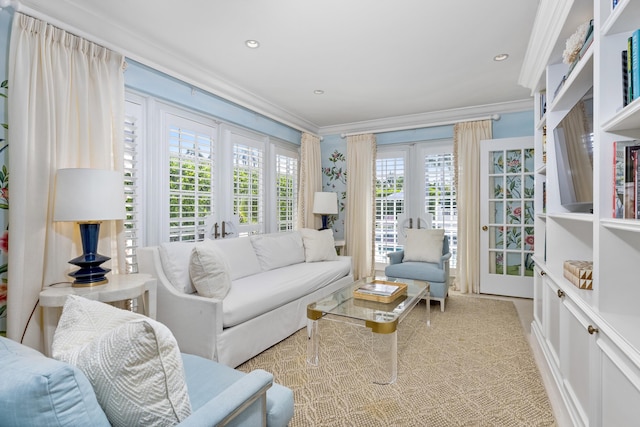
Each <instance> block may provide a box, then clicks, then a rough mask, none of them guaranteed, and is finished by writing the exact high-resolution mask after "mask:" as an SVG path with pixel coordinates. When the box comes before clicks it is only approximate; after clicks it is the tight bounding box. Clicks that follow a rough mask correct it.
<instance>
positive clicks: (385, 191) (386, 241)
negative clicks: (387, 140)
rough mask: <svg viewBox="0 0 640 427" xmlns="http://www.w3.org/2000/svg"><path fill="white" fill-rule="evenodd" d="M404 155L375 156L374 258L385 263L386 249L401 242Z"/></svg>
mask: <svg viewBox="0 0 640 427" xmlns="http://www.w3.org/2000/svg"><path fill="white" fill-rule="evenodd" d="M404 180H405V156H404V154H403V153H396V152H392V153H381V154H379V155H378V158H377V159H376V231H375V236H376V244H375V262H377V263H386V262H387V252H393V251H395V250H397V248H398V246H399V234H398V227H402V224H401V223H402V217H403V214H404V197H405V196H404Z"/></svg>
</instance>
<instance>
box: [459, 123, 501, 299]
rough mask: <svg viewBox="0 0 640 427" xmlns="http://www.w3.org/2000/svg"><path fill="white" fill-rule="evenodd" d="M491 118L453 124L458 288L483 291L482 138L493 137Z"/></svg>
mask: <svg viewBox="0 0 640 427" xmlns="http://www.w3.org/2000/svg"><path fill="white" fill-rule="evenodd" d="M491 138H492V132H491V120H484V121H478V122H463V123H457V124H456V125H455V126H454V127H453V151H454V159H455V162H456V165H455V186H456V194H457V205H458V259H457V273H456V281H455V283H456V289H457V290H459V291H460V292H463V293H468V292H472V293H479V292H480V141H481V140H483V139H491Z"/></svg>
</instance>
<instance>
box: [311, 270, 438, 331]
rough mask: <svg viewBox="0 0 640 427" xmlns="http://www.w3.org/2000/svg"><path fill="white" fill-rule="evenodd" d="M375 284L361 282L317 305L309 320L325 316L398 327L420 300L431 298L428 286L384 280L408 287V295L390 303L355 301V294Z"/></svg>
mask: <svg viewBox="0 0 640 427" xmlns="http://www.w3.org/2000/svg"><path fill="white" fill-rule="evenodd" d="M376 279H379V278H376ZM371 280H372V279H371V278H368V279H361V280H358V281H356V282H354V283H352V284H350V285H347V286H345V287H344V288H342V289H339V290H337V291H335V292H334V293H332V294H330V295H328V296H326V297H324V298H322V299H321V300H319V301H316V302H315V303H312V304H309V306H308V307H307V317H308V318H309V319H312V320H317V319H319V318H320V317H322V316H323V315H335V316H339V317H346V318H350V319H354V320H364V321H365V322H375V323H398V322H400V321H401V320H402V319H403V318H404V316H405V315H406V314H407V313H408V312H409V311H411V308H413V307H414V306H415V305H416V304H417V303H418V302H419V301H420V299H422V298H426V297H427V293H428V283H427V282H423V281H420V280H408V279H390V278H384V279H383V280H387V281H395V282H400V283H405V284H406V285H407V293H406V295H401V296H399V297H397V298H396V299H395V300H393V301H391V302H388V303H384V302H377V301H370V300H364V299H359V298H354V297H353V291H354V290H356V289H358V288H359V287H360V286H361V285H363V284H364V283H366V282H367V281H369V282H370V281H371Z"/></svg>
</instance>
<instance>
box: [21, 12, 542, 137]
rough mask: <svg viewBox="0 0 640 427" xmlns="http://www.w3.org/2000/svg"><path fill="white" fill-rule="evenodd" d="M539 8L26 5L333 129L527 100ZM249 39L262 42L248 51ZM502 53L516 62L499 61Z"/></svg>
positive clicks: (181, 72)
mask: <svg viewBox="0 0 640 427" xmlns="http://www.w3.org/2000/svg"><path fill="white" fill-rule="evenodd" d="M537 7H538V0H520V1H513V0H486V1H477V0H457V1H434V0H393V1H392V0H321V1H320V0H269V1H266V0H233V1H232V0H209V1H204V0H181V1H173V2H169V1H166V0H160V1H158V0H110V1H104V0H21V1H20V2H19V6H18V10H20V11H22V12H23V13H26V14H32V15H34V16H36V17H39V18H41V19H46V20H48V21H49V22H51V23H53V24H54V25H58V26H60V27H63V28H65V29H67V30H69V31H73V32H75V33H76V34H78V35H81V36H83V37H87V38H89V39H91V40H94V41H96V42H98V43H101V44H103V45H105V46H107V47H110V48H112V49H114V50H118V51H120V52H122V53H124V54H125V55H127V56H128V57H129V58H131V59H134V60H136V61H138V62H142V63H144V64H146V65H149V66H151V67H154V68H156V69H158V70H161V71H164V72H167V73H169V74H171V75H173V76H175V77H177V78H180V79H182V80H184V81H186V82H188V83H189V84H192V85H194V86H197V87H199V88H201V89H204V90H207V91H210V92H212V93H214V94H217V95H220V96H222V97H224V98H226V99H229V100H232V101H234V102H237V103H238V104H241V105H244V106H246V107H250V108H252V109H254V110H255V111H258V112H261V113H264V114H265V115H267V116H270V117H275V118H280V119H283V121H284V122H285V123H288V124H292V125H293V126H294V127H298V128H301V129H304V130H309V131H312V132H316V133H326V131H328V130H337V129H342V130H347V129H351V128H356V127H358V126H362V125H363V123H365V124H373V123H382V122H384V123H390V119H391V121H394V120H395V121H397V122H402V120H403V119H405V121H406V118H415V117H427V116H429V115H430V114H432V113H434V112H441V111H443V110H454V111H458V110H461V111H463V112H465V111H467V110H468V109H469V107H477V106H492V107H493V108H494V110H495V109H496V108H497V106H495V105H494V104H502V103H507V104H509V103H513V102H520V104H522V102H521V101H523V100H527V102H530V100H531V98H530V94H531V91H530V89H527V88H524V87H522V86H520V85H519V84H518V76H519V74H520V71H521V67H522V63H523V59H524V57H525V52H526V50H527V44H528V41H529V35H530V33H531V30H532V27H533V23H534V20H535V16H536V9H537ZM248 39H254V40H258V41H259V42H260V47H259V48H258V49H249V48H247V47H246V46H245V41H246V40H248ZM501 53H507V54H509V58H508V59H507V60H505V61H502V62H497V61H494V59H493V58H494V56H495V55H497V54H501ZM315 90H322V91H324V94H322V95H317V94H314V91H315ZM501 111H504V110H500V109H497V111H494V112H501ZM381 120H382V122H381Z"/></svg>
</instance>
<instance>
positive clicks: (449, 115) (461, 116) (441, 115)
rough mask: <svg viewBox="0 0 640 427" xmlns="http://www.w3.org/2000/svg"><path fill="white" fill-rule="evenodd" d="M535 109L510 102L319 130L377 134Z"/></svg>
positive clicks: (323, 132)
mask: <svg viewBox="0 0 640 427" xmlns="http://www.w3.org/2000/svg"><path fill="white" fill-rule="evenodd" d="M532 109H533V100H532V99H523V100H520V101H510V102H503V103H496V104H487V105H479V106H475V107H464V108H456V109H451V110H440V111H434V112H429V113H421V114H411V115H406V116H396V117H387V118H384V119H379V120H366V121H362V122H353V123H345V124H340V125H335V126H324V127H321V128H319V130H318V132H319V134H320V135H323V136H325V135H335V134H344V133H355V132H364V131H366V132H373V133H375V132H376V129H379V130H382V129H388V128H394V127H406V128H410V127H414V128H416V129H418V128H425V127H429V124H431V123H434V124H436V123H442V122H445V121H451V122H456V121H464V120H466V119H469V118H472V117H477V116H487V115H493V114H504V113H512V112H520V111H529V110H532Z"/></svg>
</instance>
